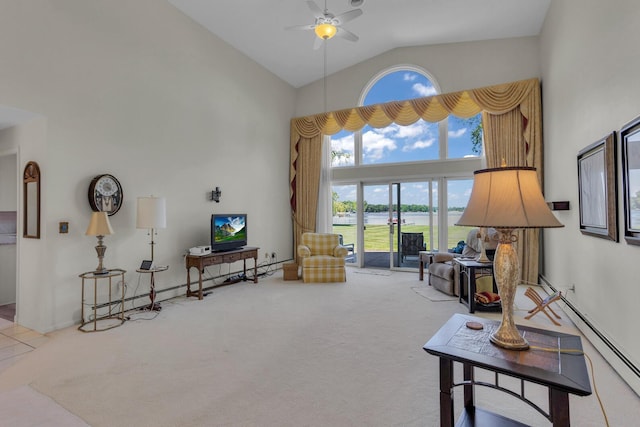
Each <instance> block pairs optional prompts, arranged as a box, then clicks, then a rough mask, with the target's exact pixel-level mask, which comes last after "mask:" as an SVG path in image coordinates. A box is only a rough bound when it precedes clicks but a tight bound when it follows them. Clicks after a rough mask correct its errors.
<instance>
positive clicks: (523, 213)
mask: <svg viewBox="0 0 640 427" xmlns="http://www.w3.org/2000/svg"><path fill="white" fill-rule="evenodd" d="M456 225H466V226H475V227H493V228H495V229H496V230H498V233H499V243H498V247H497V248H496V253H495V256H494V260H493V274H494V276H495V279H496V284H497V285H498V293H499V294H500V299H501V301H502V322H501V323H500V326H499V328H498V329H497V330H496V331H495V332H494V333H492V334H491V336H490V340H491V342H493V343H494V344H496V345H498V346H500V347H503V348H507V349H510V350H526V349H528V348H529V343H528V342H527V340H526V339H524V338H523V337H522V336H521V335H520V333H519V331H518V329H517V328H516V326H515V323H514V321H513V301H514V299H515V293H516V289H517V287H518V284H519V283H520V265H519V263H518V254H517V252H516V249H515V247H514V245H513V244H514V243H515V242H517V240H518V237H517V235H516V234H515V233H514V231H515V230H516V229H519V228H548V227H564V225H562V224H561V223H560V222H559V221H558V220H557V219H556V217H555V216H554V215H553V213H552V212H551V210H550V209H549V207H548V206H547V204H546V202H545V201H544V197H543V196H542V191H541V190H540V185H539V184H538V177H537V174H536V169H535V168H532V167H506V166H503V167H499V168H493V169H482V170H478V171H475V172H474V179H473V188H472V190H471V196H470V198H469V203H468V205H467V207H466V209H465V210H464V212H463V214H462V216H461V217H460V219H459V220H458V222H457V223H456ZM469 298H473V295H469Z"/></svg>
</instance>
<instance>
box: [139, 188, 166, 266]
mask: <svg viewBox="0 0 640 427" xmlns="http://www.w3.org/2000/svg"><path fill="white" fill-rule="evenodd" d="M166 227H167V202H166V200H165V198H164V197H154V196H150V197H138V205H137V215H136V228H146V229H147V230H149V234H150V235H151V243H150V245H151V261H152V262H153V246H154V245H155V242H154V241H153V236H154V234H155V230H156V229H158V228H166Z"/></svg>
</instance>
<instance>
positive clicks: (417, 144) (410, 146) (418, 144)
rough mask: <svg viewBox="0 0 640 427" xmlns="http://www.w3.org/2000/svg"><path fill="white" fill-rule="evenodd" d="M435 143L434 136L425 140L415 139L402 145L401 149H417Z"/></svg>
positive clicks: (405, 150)
mask: <svg viewBox="0 0 640 427" xmlns="http://www.w3.org/2000/svg"><path fill="white" fill-rule="evenodd" d="M435 143H436V140H435V139H434V138H431V139H427V140H426V141H415V142H413V143H411V144H407V145H405V146H404V147H402V151H404V152H408V151H413V150H419V149H421V148H429V147H431V146H432V145H433V144H435Z"/></svg>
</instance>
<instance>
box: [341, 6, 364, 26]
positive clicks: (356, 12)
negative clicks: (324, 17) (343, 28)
mask: <svg viewBox="0 0 640 427" xmlns="http://www.w3.org/2000/svg"><path fill="white" fill-rule="evenodd" d="M360 15H362V9H353V10H350V11H348V12H345V13H342V14H340V15H338V16H336V17H335V18H334V19H335V20H337V21H338V25H341V24H344V23H345V22H349V21H351V20H352V19H356V18H357V17H358V16H360Z"/></svg>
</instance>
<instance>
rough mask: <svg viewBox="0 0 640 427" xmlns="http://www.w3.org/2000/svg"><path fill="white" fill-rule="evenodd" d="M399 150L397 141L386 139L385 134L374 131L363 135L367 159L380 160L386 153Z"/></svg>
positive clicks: (363, 147) (363, 146)
mask: <svg viewBox="0 0 640 427" xmlns="http://www.w3.org/2000/svg"><path fill="white" fill-rule="evenodd" d="M397 148H398V146H397V145H396V143H395V141H394V140H392V139H389V138H387V137H385V135H384V134H383V133H378V132H375V131H374V130H372V131H368V132H366V133H365V134H364V135H362V149H363V151H364V153H363V154H364V156H365V157H366V158H367V159H372V160H380V159H381V158H382V157H383V156H384V155H385V153H386V152H389V151H394V150H396V149H397Z"/></svg>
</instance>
